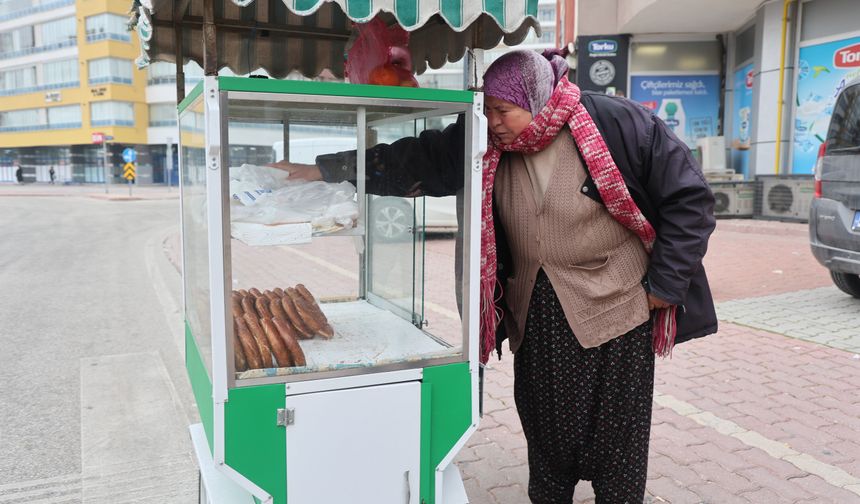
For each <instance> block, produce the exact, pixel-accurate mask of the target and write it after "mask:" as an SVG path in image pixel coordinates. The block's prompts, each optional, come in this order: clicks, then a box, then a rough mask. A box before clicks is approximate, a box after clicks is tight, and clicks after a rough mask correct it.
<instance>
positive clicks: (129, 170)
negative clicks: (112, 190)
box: [122, 161, 135, 181]
mask: <svg viewBox="0 0 860 504" xmlns="http://www.w3.org/2000/svg"><path fill="white" fill-rule="evenodd" d="M122 176H123V178H125V179H126V180H128V181H131V180H134V176H135V168H134V163H132V162H131V161H129V162H127V163H126V164H125V166H123V167H122Z"/></svg>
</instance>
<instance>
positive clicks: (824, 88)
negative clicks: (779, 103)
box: [791, 37, 860, 174]
mask: <svg viewBox="0 0 860 504" xmlns="http://www.w3.org/2000/svg"><path fill="white" fill-rule="evenodd" d="M857 77H860V37H854V38H849V39H843V40H837V41H835V42H827V43H824V44H816V45H811V46H806V47H801V48H800V61H799V62H798V65H797V97H796V105H797V110H796V113H795V116H794V150H793V156H792V160H791V173H805V174H808V173H812V172H813V170H814V169H815V161H816V159H817V157H818V147H819V146H820V145H821V143H822V142H823V141H824V137H825V136H826V135H827V128H828V126H830V116H831V115H832V114H833V104H834V103H835V102H836V96H837V95H838V94H839V91H841V90H842V88H843V87H845V84H847V83H848V82H850V81H851V80H852V79H855V78H857Z"/></svg>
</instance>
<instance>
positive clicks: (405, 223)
mask: <svg viewBox="0 0 860 504" xmlns="http://www.w3.org/2000/svg"><path fill="white" fill-rule="evenodd" d="M369 221H370V226H371V227H372V231H371V232H372V233H373V236H374V237H376V238H377V239H379V240H381V241H383V242H396V241H404V240H406V239H407V238H408V237H409V236H410V235H411V233H412V206H411V205H409V203H406V202H405V201H403V200H401V199H399V198H387V197H382V198H376V199H374V200H372V201H371V202H370V219H369Z"/></svg>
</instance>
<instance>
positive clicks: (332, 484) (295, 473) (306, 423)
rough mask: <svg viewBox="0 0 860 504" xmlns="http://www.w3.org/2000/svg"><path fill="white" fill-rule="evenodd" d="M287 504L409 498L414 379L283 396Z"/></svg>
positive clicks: (416, 402)
mask: <svg viewBox="0 0 860 504" xmlns="http://www.w3.org/2000/svg"><path fill="white" fill-rule="evenodd" d="M286 404H287V409H288V410H289V409H292V411H293V414H294V416H293V418H292V423H291V424H290V425H288V426H287V503H288V504H321V503H329V502H331V503H334V502H349V503H350V504H365V503H366V504H379V503H386V504H388V503H391V504H400V503H403V504H417V503H418V493H419V492H418V484H419V467H420V465H419V464H420V444H421V385H420V383H419V382H409V383H398V384H394V385H384V386H378V387H366V388H356V389H348V390H338V391H333V392H319V393H314V394H305V395H299V396H290V397H287V402H286Z"/></svg>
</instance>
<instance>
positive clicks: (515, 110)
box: [484, 96, 532, 145]
mask: <svg viewBox="0 0 860 504" xmlns="http://www.w3.org/2000/svg"><path fill="white" fill-rule="evenodd" d="M484 114H485V115H486V116H487V123H488V125H489V127H490V131H491V132H492V133H493V135H495V136H496V138H498V139H499V142H501V143H503V144H505V145H509V144H511V143H513V141H514V139H516V138H517V137H518V136H519V135H520V133H522V131H523V130H524V129H526V127H527V126H528V125H529V123H531V122H532V113H531V112H529V111H528V110H526V109H524V108H520V107H519V106H517V105H514V104H513V103H511V102H509V101H506V100H502V99H501V98H496V97H494V96H484Z"/></svg>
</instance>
